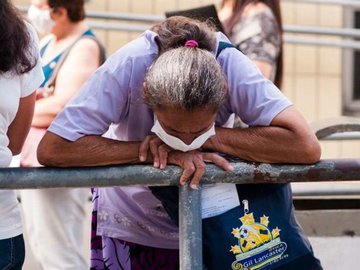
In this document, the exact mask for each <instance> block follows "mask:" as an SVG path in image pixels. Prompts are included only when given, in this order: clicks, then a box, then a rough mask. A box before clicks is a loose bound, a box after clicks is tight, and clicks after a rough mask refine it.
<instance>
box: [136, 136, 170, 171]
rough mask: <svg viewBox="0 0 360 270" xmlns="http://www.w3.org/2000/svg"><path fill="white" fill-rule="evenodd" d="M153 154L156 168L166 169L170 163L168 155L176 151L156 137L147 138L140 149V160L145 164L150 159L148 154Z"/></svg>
mask: <svg viewBox="0 0 360 270" xmlns="http://www.w3.org/2000/svg"><path fill="white" fill-rule="evenodd" d="M149 151H150V152H151V154H152V156H153V159H154V167H156V168H160V169H165V167H166V165H167V162H168V153H169V152H171V151H174V149H172V148H171V147H170V146H168V145H166V144H165V143H164V142H163V141H162V140H160V138H159V137H157V136H156V135H148V136H146V137H145V139H144V140H143V142H142V143H141V145H140V148H139V159H140V161H142V162H144V161H146V160H147V159H148V152H149Z"/></svg>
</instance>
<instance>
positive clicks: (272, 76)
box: [218, 0, 283, 89]
mask: <svg viewBox="0 0 360 270" xmlns="http://www.w3.org/2000/svg"><path fill="white" fill-rule="evenodd" d="M218 15H219V19H220V21H221V23H222V25H223V27H224V31H225V33H226V34H227V36H228V37H229V39H230V41H231V42H232V43H233V44H234V45H235V46H236V47H237V48H238V49H239V50H241V51H242V52H243V53H244V54H245V55H246V56H248V57H249V58H250V59H251V60H252V61H253V62H254V64H256V65H257V67H258V68H259V69H260V71H261V72H262V74H263V75H264V76H265V77H266V78H268V79H269V80H271V81H273V82H274V83H275V85H276V86H277V87H278V88H279V89H281V84H282V77H283V39H282V34H283V30H282V18H281V9H280V0H223V1H222V2H221V5H220V9H219V12H218Z"/></svg>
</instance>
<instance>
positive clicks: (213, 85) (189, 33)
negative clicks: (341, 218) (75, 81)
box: [38, 17, 322, 270]
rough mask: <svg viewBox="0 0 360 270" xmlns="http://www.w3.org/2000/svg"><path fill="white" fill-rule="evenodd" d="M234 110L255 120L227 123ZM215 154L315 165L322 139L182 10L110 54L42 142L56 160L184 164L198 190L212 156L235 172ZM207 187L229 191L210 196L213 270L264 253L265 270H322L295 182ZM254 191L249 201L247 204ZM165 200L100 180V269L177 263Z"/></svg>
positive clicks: (208, 247) (207, 244)
mask: <svg viewBox="0 0 360 270" xmlns="http://www.w3.org/2000/svg"><path fill="white" fill-rule="evenodd" d="M232 113H235V114H236V115H239V116H241V117H242V118H243V119H244V120H245V121H246V123H247V124H249V125H250V126H252V127H251V128H245V129H242V128H231V127H232V125H229V126H224V125H225V124H226V122H227V120H228V118H229V116H230V114H232ZM109 127H110V128H111V132H109V133H107V135H108V137H107V138H105V137H103V136H102V135H103V134H104V132H106V131H107V130H108V129H109ZM218 153H225V154H229V155H233V156H236V157H238V158H242V159H246V160H257V161H260V162H273V163H281V162H286V163H313V162H317V161H318V160H319V158H320V145H319V142H318V141H317V139H316V137H315V135H314V134H313V132H312V131H311V129H310V127H309V126H308V124H307V123H306V121H305V119H304V118H303V117H302V116H301V115H300V113H299V112H298V111H297V110H296V108H295V107H294V106H292V104H291V102H290V101H289V100H288V99H286V98H285V97H284V96H283V95H282V93H281V92H280V91H279V90H278V88H276V87H275V86H274V84H272V83H271V82H270V81H269V80H266V79H264V77H263V76H262V75H261V74H260V72H259V70H258V69H257V68H256V67H255V66H254V64H253V63H252V62H251V61H250V60H249V59H248V58H247V57H246V56H244V55H243V54H242V53H241V52H239V51H238V50H236V49H235V48H233V47H232V45H231V44H230V43H229V40H228V39H227V38H226V37H225V36H224V35H223V34H222V33H220V32H217V33H216V32H215V31H214V29H213V28H211V27H209V26H208V25H207V24H206V23H202V22H199V21H196V20H192V19H189V18H185V17H170V18H168V19H167V20H165V21H164V22H161V23H159V24H158V25H156V26H154V27H153V28H152V29H151V30H149V31H146V32H145V33H144V34H143V35H141V36H140V37H139V38H138V39H136V40H134V41H132V42H130V43H129V44H127V45H125V46H124V47H122V48H121V49H119V50H118V51H117V52H116V53H115V54H113V55H112V56H111V57H110V58H109V59H108V60H107V61H106V63H105V64H104V65H103V66H102V67H101V68H100V69H99V70H97V72H95V73H94V75H93V76H92V78H91V79H90V80H89V81H88V83H87V84H86V85H85V86H84V88H83V89H82V90H81V91H80V93H79V95H78V96H77V97H75V98H74V99H73V100H72V101H71V102H70V103H69V104H68V105H67V106H66V108H65V109H64V110H63V111H62V112H61V113H60V114H59V115H58V117H57V118H56V119H55V120H54V121H53V123H52V125H51V126H50V127H49V129H48V132H47V133H46V134H45V136H44V138H43V139H42V141H41V143H40V144H39V148H38V157H39V161H40V162H41V163H42V164H44V165H47V166H58V167H68V166H104V165H114V164H126V163H127V164H129V163H130V164H134V163H151V164H153V166H154V167H156V168H159V169H164V168H165V167H166V166H167V164H174V165H177V166H180V167H181V168H182V169H183V173H182V176H181V178H180V184H181V185H185V184H186V182H190V186H191V187H192V188H197V186H198V185H199V182H200V179H201V177H202V175H203V174H204V172H205V169H206V162H211V163H214V164H216V165H218V166H219V167H221V168H223V169H224V170H226V171H228V172H231V171H233V168H232V167H231V166H230V164H229V162H228V161H227V160H226V159H225V158H224V157H223V156H221V155H219V154H218ZM136 169H137V168H134V170H136ZM164 188H165V187H164ZM170 188H171V187H170ZM173 188H175V187H173ZM165 190H166V191H169V192H171V191H170V189H169V187H166V188H165ZM209 192H210V193H211V194H213V193H215V194H216V195H217V196H216V197H218V196H220V198H218V200H216V201H214V196H212V197H210V198H208V200H207V202H206V203H205V202H204V201H202V204H203V202H204V204H203V205H202V207H205V208H203V209H202V210H203V211H202V214H203V246H204V257H203V259H204V265H205V267H206V269H208V270H219V269H231V267H232V265H233V264H238V260H239V258H240V257H244V258H245V259H247V258H250V259H252V260H253V262H254V263H255V260H257V261H258V262H259V261H260V260H261V264H262V266H263V269H281V270H284V269H286V270H287V269H294V270H304V269H314V270H315V269H316V270H320V269H322V268H321V265H320V263H319V261H318V260H317V259H316V258H315V257H314V255H313V253H312V250H311V246H310V245H309V244H308V242H307V240H306V237H305V236H304V233H303V232H302V230H301V228H300V227H299V225H298V224H297V222H296V220H295V215H294V211H293V208H292V198H291V189H290V186H289V185H288V184H273V185H239V187H236V186H235V185H232V184H216V185H214V186H206V187H203V190H202V194H203V195H204V194H207V195H208V196H209ZM173 194H174V196H171V198H170V201H171V203H172V205H175V206H177V203H178V201H177V200H176V194H177V193H176V190H175V193H173ZM158 195H159V196H158ZM155 196H156V197H155ZM157 198H159V199H160V200H161V201H159V200H158V199H157ZM245 198H246V199H247V200H248V202H249V204H247V208H245V207H243V205H240V203H239V202H242V201H243V200H242V199H245ZM161 202H162V203H163V204H162V203H161ZM209 202H210V205H209ZM165 203H166V200H163V198H162V196H161V194H159V193H157V192H154V189H149V188H148V187H139V186H134V187H109V188H94V192H93V220H92V241H91V248H92V251H91V267H92V268H91V269H94V270H96V269H99V270H100V269H111V270H112V269H114V270H118V269H124V270H145V269H146V270H149V269H156V270H178V269H179V252H178V248H179V235H178V227H177V226H176V223H174V222H173V221H172V220H171V218H170V217H174V216H175V218H176V215H171V214H170V211H166V210H169V209H170V208H171V207H170V208H168V207H166V204H165ZM170 210H171V209H170ZM249 210H250V211H252V212H249ZM173 212H176V209H175V211H173ZM168 214H169V215H168ZM265 214H267V215H268V216H264V215H265ZM259 215H260V217H261V218H260V217H259ZM261 215H263V216H261ZM241 216H243V218H242V219H241V220H243V223H244V225H243V226H241V225H238V224H239V223H240V220H239V218H240V217H241ZM269 216H270V220H271V222H272V224H273V225H271V226H270V225H269ZM255 218H256V221H255ZM260 219H261V224H260ZM173 220H174V219H173ZM174 221H175V220H174ZM240 224H241V223H240ZM237 226H239V227H240V226H241V229H234V228H236V227H237ZM277 226H280V227H277ZM268 227H270V229H268ZM279 228H280V229H279ZM271 230H272V231H271ZM280 230H281V240H280V238H279V236H280V234H279V233H280ZM270 233H271V234H270ZM241 236H242V237H244V238H242V240H240V238H241ZM195 237H200V236H195ZM245 237H246V239H248V240H249V241H248V242H245V240H246V239H245ZM234 238H235V239H234ZM236 238H239V241H242V245H241V247H240V246H238V244H236V243H237V242H236V241H237V240H236ZM188 240H189V241H190V239H188ZM273 240H274V241H273ZM270 241H271V242H270ZM267 247H268V248H270V250H269V251H268V252H267V253H265V254H260V255H259V257H256V258H255V257H254V256H256V255H257V254H258V253H259V252H261V251H259V249H258V250H257V251H258V253H256V254H255V251H254V250H253V249H254V248H260V249H261V250H263V251H267V250H266V249H265V248H267ZM241 248H242V250H243V251H241V250H240V249H241ZM285 251H286V252H285ZM185 252H186V251H185ZM241 252H242V253H243V254H240V253H241ZM240 255H242V256H240ZM282 255H283V256H282ZM240 259H241V258H240ZM270 259H271V261H269V260H270ZM249 263H250V262H249ZM235 266H236V265H235ZM248 266H249V264H248ZM248 266H246V267H248ZM236 267H237V268H233V269H240V268H239V265H237V266H236ZM265 267H267V268H265ZM269 267H270V268H269Z"/></svg>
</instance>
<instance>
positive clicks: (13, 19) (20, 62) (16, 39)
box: [0, 0, 36, 75]
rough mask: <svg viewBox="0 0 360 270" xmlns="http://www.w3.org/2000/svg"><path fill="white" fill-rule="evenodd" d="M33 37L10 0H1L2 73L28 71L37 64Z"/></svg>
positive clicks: (0, 40)
mask: <svg viewBox="0 0 360 270" xmlns="http://www.w3.org/2000/svg"><path fill="white" fill-rule="evenodd" d="M31 42H32V39H31V36H30V33H29V31H28V28H27V26H26V24H25V22H24V20H23V17H22V16H21V14H20V12H19V11H18V10H17V9H16V8H15V7H14V6H13V5H12V4H11V3H10V1H9V0H0V74H2V73H6V72H8V71H13V72H15V73H16V74H19V75H20V74H23V73H27V72H29V71H30V70H32V69H33V67H34V66H35V65H36V57H35V55H32V50H31V49H30V48H31V46H32V43H31Z"/></svg>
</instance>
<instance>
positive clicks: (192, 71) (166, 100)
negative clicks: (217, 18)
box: [144, 46, 228, 143]
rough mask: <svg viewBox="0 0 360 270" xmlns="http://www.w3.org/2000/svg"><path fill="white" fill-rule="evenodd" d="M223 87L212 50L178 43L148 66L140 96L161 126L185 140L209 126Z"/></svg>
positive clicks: (222, 98)
mask: <svg viewBox="0 0 360 270" xmlns="http://www.w3.org/2000/svg"><path fill="white" fill-rule="evenodd" d="M227 89H228V87H227V80H226V77H225V75H224V73H223V72H222V70H221V67H220V65H219V64H218V62H217V61H216V59H215V57H214V55H213V54H212V53H210V52H208V51H207V50H203V49H200V48H198V47H193V46H182V47H178V48H175V49H171V50H168V51H166V52H164V53H163V54H161V55H160V56H159V58H158V59H157V60H156V61H155V62H154V63H153V64H152V65H151V67H150V68H149V70H148V73H147V75H146V78H145V87H144V95H145V102H146V103H147V104H148V105H149V107H150V108H152V109H153V111H154V113H155V115H156V117H157V118H158V121H159V122H160V124H161V126H163V128H164V129H165V130H166V131H167V132H168V133H169V134H171V135H173V136H176V137H178V138H180V139H181V140H183V141H184V142H186V143H188V142H191V141H192V140H193V139H195V138H196V137H198V136H199V135H201V134H202V133H203V132H205V131H206V130H208V129H209V128H210V127H211V126H212V125H213V123H214V121H215V116H216V113H217V111H218V110H219V108H220V107H221V105H222V104H223V103H224V101H225V99H226V97H227Z"/></svg>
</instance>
